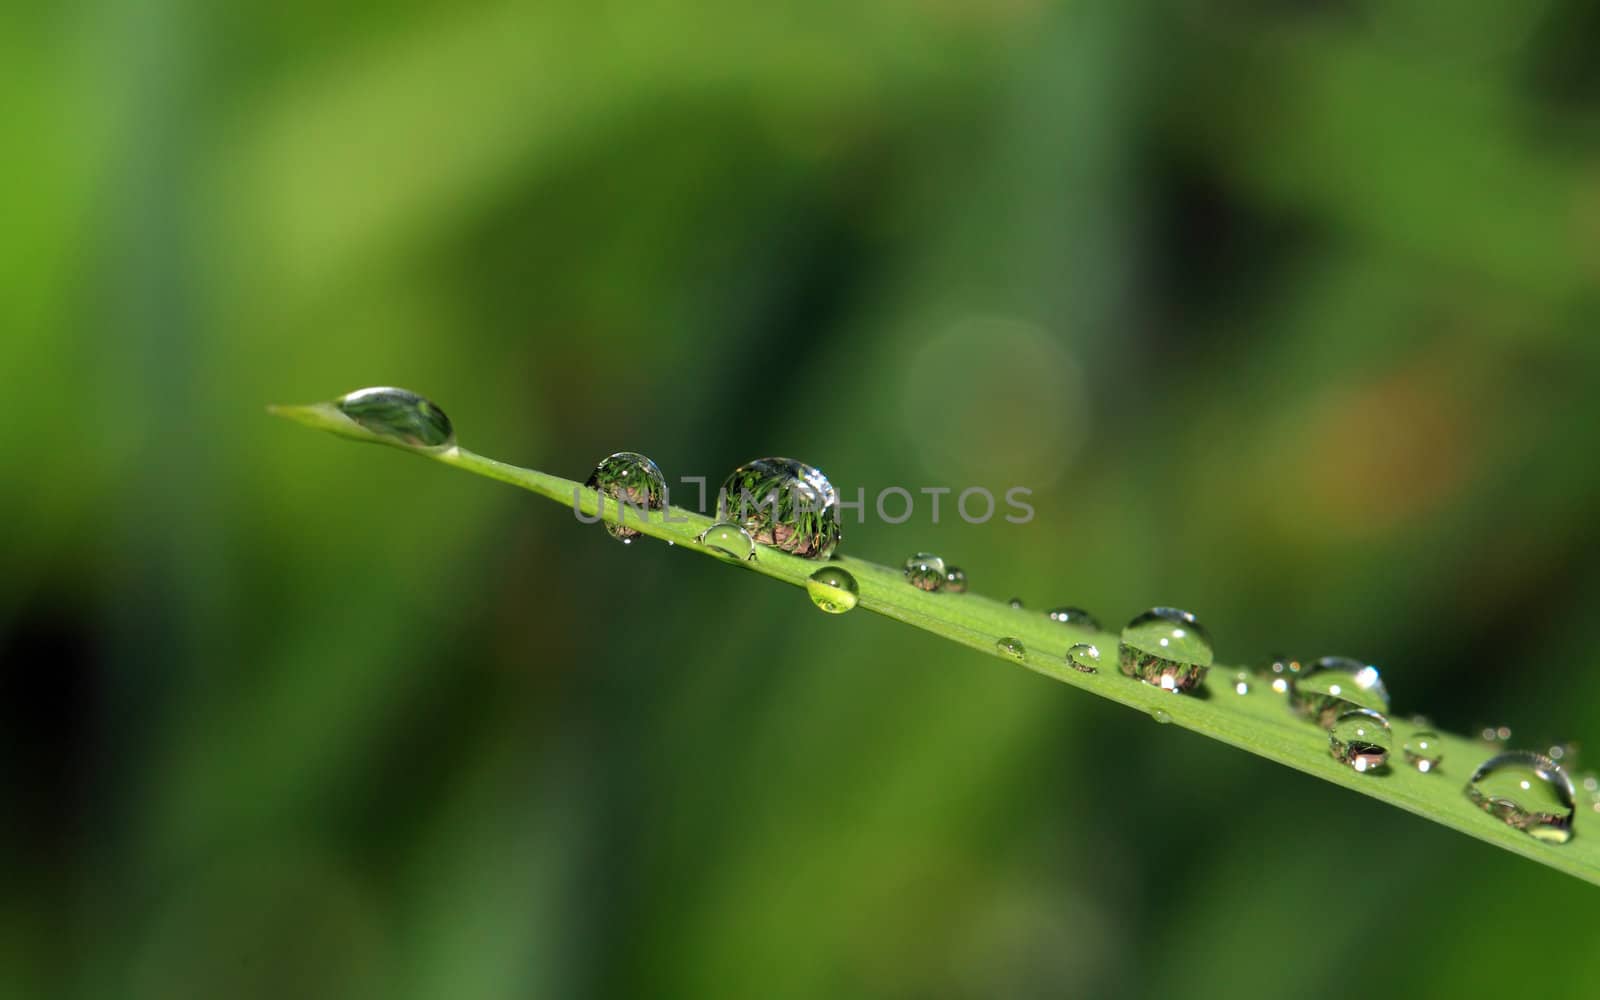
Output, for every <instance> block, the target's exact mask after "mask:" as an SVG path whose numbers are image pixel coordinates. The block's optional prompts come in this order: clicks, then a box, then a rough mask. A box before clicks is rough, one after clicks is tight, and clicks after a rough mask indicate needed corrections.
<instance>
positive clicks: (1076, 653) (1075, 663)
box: [1067, 642, 1100, 674]
mask: <svg viewBox="0 0 1600 1000" xmlns="http://www.w3.org/2000/svg"><path fill="white" fill-rule="evenodd" d="M1067 666H1069V667H1071V668H1072V669H1074V670H1076V671H1078V673H1080V674H1098V673H1099V672H1100V648H1099V647H1098V646H1095V645H1094V644H1093V643H1088V642H1080V643H1078V644H1077V645H1076V646H1073V647H1072V648H1071V649H1068V650H1067Z"/></svg>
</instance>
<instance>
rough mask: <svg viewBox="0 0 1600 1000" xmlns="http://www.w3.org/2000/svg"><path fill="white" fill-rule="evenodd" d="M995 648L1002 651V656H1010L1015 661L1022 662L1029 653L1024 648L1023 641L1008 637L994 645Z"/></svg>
mask: <svg viewBox="0 0 1600 1000" xmlns="http://www.w3.org/2000/svg"><path fill="white" fill-rule="evenodd" d="M994 648H995V649H997V650H999V651H1000V655H1002V656H1009V657H1010V658H1011V659H1013V660H1018V661H1020V660H1022V659H1024V658H1026V657H1027V655H1028V651H1027V650H1026V649H1025V648H1023V645H1022V640H1021V639H1014V638H1012V637H1011V636H1006V637H1005V638H1003V639H1000V640H999V641H997V642H996V643H995V644H994Z"/></svg>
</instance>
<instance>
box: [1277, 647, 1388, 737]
mask: <svg viewBox="0 0 1600 1000" xmlns="http://www.w3.org/2000/svg"><path fill="white" fill-rule="evenodd" d="M1289 704H1290V705H1291V706H1292V707H1293V708H1294V709H1295V710H1296V711H1298V712H1300V713H1301V714H1302V715H1304V716H1305V717H1306V718H1308V719H1313V720H1315V721H1316V723H1317V725H1319V726H1321V727H1322V728H1324V729H1327V728H1328V727H1329V726H1331V725H1333V720H1334V719H1336V718H1338V717H1339V715H1340V713H1342V712H1348V711H1349V710H1350V709H1352V708H1370V709H1372V710H1373V711H1375V712H1382V713H1385V714H1387V713H1388V711H1389V691H1388V689H1387V688H1385V687H1384V686H1383V678H1381V677H1380V676H1378V668H1377V667H1374V666H1372V665H1371V664H1367V663H1362V662H1361V661H1360V660H1352V659H1351V658H1349V657H1348V656H1324V657H1323V658H1322V659H1320V660H1318V661H1317V662H1315V663H1313V664H1311V665H1310V666H1308V667H1306V668H1305V669H1304V670H1301V671H1300V672H1299V673H1298V674H1293V675H1291V676H1290V678H1289Z"/></svg>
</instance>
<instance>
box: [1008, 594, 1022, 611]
mask: <svg viewBox="0 0 1600 1000" xmlns="http://www.w3.org/2000/svg"><path fill="white" fill-rule="evenodd" d="M1006 604H1007V606H1009V607H1010V608H1011V610H1013V611H1021V610H1022V598H1020V597H1013V598H1012V599H1011V600H1009V601H1007V602H1006Z"/></svg>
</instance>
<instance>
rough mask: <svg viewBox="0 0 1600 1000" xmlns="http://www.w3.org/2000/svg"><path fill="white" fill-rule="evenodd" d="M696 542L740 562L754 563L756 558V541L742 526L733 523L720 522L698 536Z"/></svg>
mask: <svg viewBox="0 0 1600 1000" xmlns="http://www.w3.org/2000/svg"><path fill="white" fill-rule="evenodd" d="M695 541H697V542H699V543H700V544H701V545H704V546H705V547H706V548H708V549H714V550H716V551H717V552H720V553H722V554H723V555H725V556H730V557H732V558H734V559H737V560H739V561H740V562H754V561H755V558H756V543H755V539H753V538H751V537H750V532H748V531H746V530H744V527H743V526H742V525H737V524H734V523H732V522H731V521H718V522H717V523H716V524H713V525H712V526H711V527H709V528H707V529H706V530H704V531H702V532H700V534H698V535H696V536H695Z"/></svg>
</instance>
